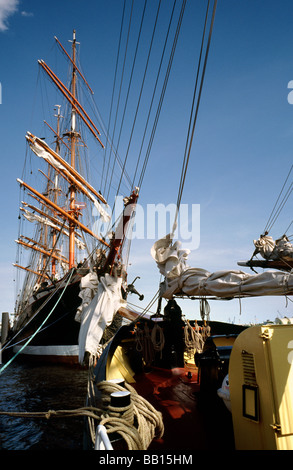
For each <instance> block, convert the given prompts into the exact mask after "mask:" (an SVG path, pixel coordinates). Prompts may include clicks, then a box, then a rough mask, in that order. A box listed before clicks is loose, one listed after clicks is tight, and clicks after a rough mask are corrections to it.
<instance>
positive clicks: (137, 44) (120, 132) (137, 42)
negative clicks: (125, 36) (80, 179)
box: [107, 0, 161, 197]
mask: <svg viewBox="0 0 293 470" xmlns="http://www.w3.org/2000/svg"><path fill="white" fill-rule="evenodd" d="M160 2H161V0H160ZM146 5H147V0H145V3H144V8H143V12H142V17H141V22H140V28H139V33H138V38H137V41H136V48H135V53H134V58H133V63H132V69H131V74H130V79H129V83H128V90H127V94H126V100H125V104H124V110H123V115H122V120H121V126H120V131H119V136H118V141H117V145H116V148H117V151H118V148H119V144H120V138H121V134H122V129H123V124H124V119H125V113H126V109H127V105H128V99H129V93H130V89H131V85H132V79H133V73H134V68H135V63H136V58H137V52H138V47H139V43H140V38H141V32H142V26H143V22H144V17H145V10H146ZM135 119H136V116H135ZM130 141H131V137H130ZM129 145H130V144H129ZM129 145H128V150H129ZM126 160H127V155H126V157H125V160H124V164H123V167H122V174H121V178H120V181H119V185H118V189H117V194H118V192H119V189H120V185H121V181H122V178H123V174H124V172H125V165H126ZM115 162H116V159H115V160H114V163H113V167H112V174H111V178H110V185H111V182H112V178H113V171H114V167H115ZM107 197H108V196H107Z"/></svg>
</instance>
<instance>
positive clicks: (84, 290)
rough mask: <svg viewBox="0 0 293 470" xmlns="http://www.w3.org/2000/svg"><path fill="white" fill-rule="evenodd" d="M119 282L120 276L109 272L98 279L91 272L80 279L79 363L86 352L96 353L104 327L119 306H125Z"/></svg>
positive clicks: (110, 320)
mask: <svg viewBox="0 0 293 470" xmlns="http://www.w3.org/2000/svg"><path fill="white" fill-rule="evenodd" d="M121 283H122V278H114V277H113V276H110V275H109V274H105V276H104V277H101V278H100V279H99V281H98V280H97V277H96V275H95V274H93V273H90V274H88V275H87V276H85V277H84V278H83V279H82V285H81V297H82V298H83V301H84V302H85V308H83V311H82V317H81V326H80V330H79V340H78V342H79V362H80V363H81V364H82V362H83V360H84V355H85V353H86V352H88V353H90V354H92V355H94V356H95V355H96V354H97V350H98V346H99V343H100V341H101V338H102V336H103V333H104V330H105V328H106V327H107V326H108V325H110V324H111V322H112V320H113V317H114V315H115V313H116V312H117V311H118V310H119V308H120V307H125V306H126V302H125V300H123V299H122V296H121ZM95 292H96V293H95ZM93 294H94V296H93ZM92 296H93V297H92Z"/></svg>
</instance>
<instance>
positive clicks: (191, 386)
mask: <svg viewBox="0 0 293 470" xmlns="http://www.w3.org/2000/svg"><path fill="white" fill-rule="evenodd" d="M188 373H189V377H190V378H189V377H188ZM134 378H135V381H136V383H135V384H132V386H133V387H134V388H135V389H136V391H137V392H138V393H139V394H141V395H143V396H144V398H145V399H146V400H148V401H149V402H150V403H151V404H152V405H153V406H154V407H155V408H156V410H158V411H160V412H161V413H162V415H163V422H164V426H165V432H164V435H163V437H162V438H161V439H155V440H154V441H153V442H152V444H151V445H150V447H149V450H172V451H174V450H192V451H194V450H204V449H211V450H217V449H218V450H233V449H234V438H233V427H232V417H231V414H230V412H229V411H228V410H227V408H226V407H225V405H224V403H223V401H222V400H221V399H220V398H219V397H218V396H217V394H216V393H212V394H207V393H203V392H201V390H200V374H199V373H198V369H197V367H195V366H192V365H191V366H187V367H184V368H175V369H171V370H165V369H159V368H152V369H151V370H149V372H145V373H143V374H139V375H136V376H135V377H134Z"/></svg>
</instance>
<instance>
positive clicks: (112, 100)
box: [101, 0, 126, 182]
mask: <svg viewBox="0 0 293 470" xmlns="http://www.w3.org/2000/svg"><path fill="white" fill-rule="evenodd" d="M125 5H126V0H124V4H123V11H122V18H121V27H120V35H119V41H118V50H117V58H116V65H115V73H114V82H113V89H112V96H111V105H110V114H109V120H108V126H107V134H106V135H109V133H110V123H111V118H112V110H113V103H114V94H115V88H116V80H117V71H118V63H119V57H120V49H121V38H122V31H123V25H124V16H125ZM107 150H108V140H107V142H106V148H105V157H104V161H103V169H102V178H101V182H102V181H103V177H104V171H105V163H106V154H107Z"/></svg>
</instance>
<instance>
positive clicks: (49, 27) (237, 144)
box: [0, 0, 293, 322]
mask: <svg viewBox="0 0 293 470" xmlns="http://www.w3.org/2000/svg"><path fill="white" fill-rule="evenodd" d="M122 3H123V2H122V0H107V1H105V0H95V1H94V0H90V1H83V2H80V1H77V0H71V1H69V0H58V1H57V0H51V1H50V2H47V1H42V2H40V1H38V0H22V1H12V0H10V1H9V0H1V1H0V82H1V88H2V104H1V105H0V120H1V164H2V171H1V192H2V198H1V200H2V204H1V220H2V224H1V232H0V233H1V248H2V249H1V262H0V285H1V297H0V305H1V310H0V311H1V312H2V311H9V312H12V311H13V307H14V294H15V292H14V284H15V282H14V268H13V267H12V263H13V262H14V261H15V250H16V247H15V242H14V240H15V239H16V238H17V230H18V220H17V216H18V207H19V192H18V186H17V183H16V178H17V177H21V173H22V167H23V159H24V157H25V152H26V144H25V134H26V131H27V130H30V131H31V132H35V133H36V134H37V135H40V132H42V130H43V127H41V125H40V124H39V123H41V122H42V121H43V119H45V118H46V117H44V114H43V104H42V103H40V102H39V101H38V100H39V92H38V83H39V82H38V80H39V79H38V77H39V70H38V65H37V60H38V59H44V60H46V62H48V63H49V64H52V66H54V65H55V64H58V66H59V64H60V63H61V61H62V54H60V52H58V51H57V52H56V45H55V41H54V36H55V35H56V36H57V37H58V39H59V40H60V41H61V42H62V44H63V45H64V46H66V47H67V45H68V42H67V41H68V39H71V37H72V30H73V29H74V28H75V29H76V30H77V40H78V41H80V43H81V46H80V57H81V63H82V66H83V71H85V73H86V75H87V79H88V81H89V82H90V85H91V87H92V88H94V90H95V101H96V103H97V104H98V106H99V110H100V112H101V114H102V115H103V117H104V120H105V121H107V118H108V112H109V105H110V98H111V86H112V83H113V74H114V68H115V60H116V51H117V41H118V34H119V28H120V21H121V12H122ZM134 3H135V15H137V17H136V19H137V21H138V15H139V14H141V5H142V3H143V1H142V0H135V2H134ZM178 3H179V4H180V3H181V2H178ZM127 4H128V6H129V5H130V1H129V0H128V1H127ZM157 4H158V2H157V0H149V2H148V9H147V12H148V14H147V21H148V23H146V24H147V25H148V26H149V29H150V28H151V27H152V26H151V25H152V22H151V21H152V20H151V15H150V14H151V12H153V13H154V10H155V9H156V8H157ZM170 4H171V1H170V0H162V7H161V8H162V12H166V15H167V12H170ZM205 5H206V2H203V1H202V0H188V1H187V7H186V12H185V16H184V20H183V25H182V30H181V33H180V37H179V42H178V46H177V50H176V54H175V59H174V64H173V68H172V74H171V78H170V82H169V84H168V88H167V91H166V98H165V102H164V105H163V109H162V113H161V116H160V121H159V125H158V129H157V134H156V138H155V140H154V144H153V147H152V152H151V156H150V162H149V165H148V168H147V172H146V176H145V179H144V182H143V187H142V191H141V197H140V204H141V205H142V206H143V207H146V205H147V204H148V203H152V204H157V203H163V204H169V203H175V202H176V198H177V191H178V184H179V179H180V172H181V164H182V158H183V153H184V147H185V140H186V132H187V125H188V119H189V112H190V104H191V99H192V93H193V84H194V76H195V66H196V60H197V54H198V52H199V46H200V39H201V31H202V26H203V19H204V12H205ZM168 14H169V13H168ZM166 18H167V16H166ZM292 20H293V3H292V1H290V0H282V1H281V2H280V1H277V0H274V1H273V0H271V1H261V0H237V1H235V0H234V1H233V0H219V1H218V7H217V12H216V19H215V25H214V31H213V37H212V44H211V50H210V54H209V60H208V66H207V71H206V78H205V83H204V89H203V94H202V100H201V105H200V110H199V117H198V121H197V127H196V134H195V139H194V144H193V148H192V154H191V161H190V165H189V169H188V175H187V179H186V185H185V188H184V193H183V198H182V203H185V204H187V203H188V204H192V203H193V204H200V244H199V248H198V249H196V250H194V251H192V253H191V255H190V258H189V264H190V265H192V266H197V267H201V268H204V269H207V270H209V271H211V272H212V271H217V270H222V269H223V270H224V269H238V266H237V261H239V260H245V259H247V258H249V257H250V255H251V254H252V252H253V249H254V246H253V239H255V238H258V236H259V235H260V234H261V233H262V231H263V229H264V227H265V225H266V223H267V220H268V217H269V215H270V212H271V210H272V208H273V206H274V203H275V201H276V198H277V196H278V194H279V191H280V189H281V187H282V185H283V182H284V180H285V178H286V176H287V173H288V171H289V169H290V167H291V165H292V148H293V145H292V143H293V106H292V105H290V104H289V102H288V99H287V98H288V93H289V92H290V90H289V89H288V83H289V82H290V80H293V47H292V45H293V30H292ZM162 31H163V29H162ZM162 38H163V33H162ZM54 104H55V103H52V105H54ZM291 207H292V201H291ZM291 220H292V210H291V209H290V200H289V203H288V205H287V207H286V208H285V209H284V211H283V213H282V214H281V216H280V220H279V221H278V222H279V223H278V224H276V225H275V226H274V227H273V229H272V233H271V235H272V236H273V237H279V236H280V235H282V234H283V231H284V230H285V229H286V228H287V226H288V225H289V223H290V222H291ZM291 229H292V233H293V228H292V227H291ZM290 234H291V233H290ZM290 234H288V235H290ZM154 241H155V240H134V242H133V244H132V251H131V260H130V261H131V266H130V269H129V279H130V280H132V278H134V277H135V276H136V275H139V276H140V277H141V279H140V280H138V281H137V284H136V286H137V289H138V290H140V291H141V292H142V293H144V294H145V301H144V303H143V305H146V304H147V303H148V301H149V300H150V299H151V298H152V296H153V294H154V293H155V291H156V290H157V288H158V284H159V280H160V277H159V273H158V270H157V267H156V265H155V263H154V262H153V260H152V258H151V256H150V248H151V246H152V244H153V243H154ZM133 300H134V301H135V303H137V302H136V298H133ZM292 308H293V307H292V303H291V302H290V301H289V302H288V303H287V302H286V299H284V298H280V299H275V298H268V299H264V298H261V299H248V300H242V301H241V310H240V305H239V302H238V301H233V302H214V301H212V302H211V318H212V319H213V320H232V321H243V322H250V321H263V320H266V319H268V318H270V319H274V318H275V317H276V316H278V315H280V316H283V315H286V316H289V317H292V316H293V313H292ZM184 309H185V314H186V316H187V317H189V318H199V311H198V303H197V302H193V303H192V302H191V301H188V303H186V302H184ZM240 312H241V314H240Z"/></svg>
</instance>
